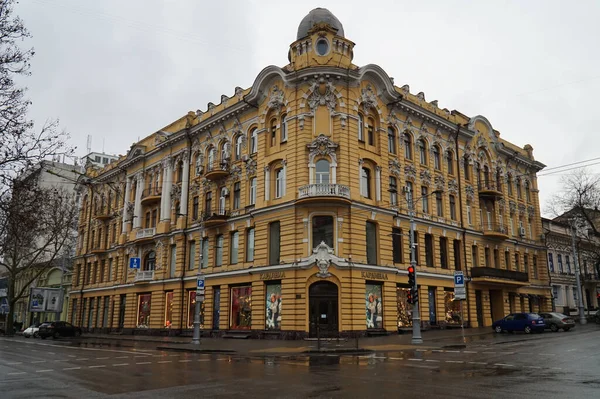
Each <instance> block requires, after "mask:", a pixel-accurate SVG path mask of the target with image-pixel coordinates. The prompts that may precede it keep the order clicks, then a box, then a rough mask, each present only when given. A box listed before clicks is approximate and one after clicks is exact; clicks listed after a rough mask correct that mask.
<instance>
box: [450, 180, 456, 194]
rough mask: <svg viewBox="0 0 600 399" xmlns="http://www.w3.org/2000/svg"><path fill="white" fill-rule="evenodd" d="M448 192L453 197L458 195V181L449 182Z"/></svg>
mask: <svg viewBox="0 0 600 399" xmlns="http://www.w3.org/2000/svg"><path fill="white" fill-rule="evenodd" d="M448 192H449V193H450V194H452V195H457V194H458V183H457V182H456V179H450V180H448Z"/></svg>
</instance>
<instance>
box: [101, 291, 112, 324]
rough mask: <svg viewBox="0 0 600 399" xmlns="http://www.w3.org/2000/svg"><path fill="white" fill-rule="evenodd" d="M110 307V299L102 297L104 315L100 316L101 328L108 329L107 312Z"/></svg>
mask: <svg viewBox="0 0 600 399" xmlns="http://www.w3.org/2000/svg"><path fill="white" fill-rule="evenodd" d="M109 307H110V297H108V296H105V297H104V314H103V315H102V328H107V327H108V310H109Z"/></svg>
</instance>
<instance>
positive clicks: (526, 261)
mask: <svg viewBox="0 0 600 399" xmlns="http://www.w3.org/2000/svg"><path fill="white" fill-rule="evenodd" d="M523 271H524V272H525V273H529V255H528V254H523Z"/></svg>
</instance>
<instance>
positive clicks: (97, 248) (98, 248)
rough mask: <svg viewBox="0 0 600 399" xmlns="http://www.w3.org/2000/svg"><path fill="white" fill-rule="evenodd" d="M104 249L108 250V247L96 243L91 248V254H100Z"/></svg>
mask: <svg viewBox="0 0 600 399" xmlns="http://www.w3.org/2000/svg"><path fill="white" fill-rule="evenodd" d="M104 251H106V248H105V247H104V245H94V247H93V248H92V249H91V250H90V253H91V254H100V253H102V252H104Z"/></svg>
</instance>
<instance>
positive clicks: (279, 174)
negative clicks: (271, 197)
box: [275, 168, 285, 198]
mask: <svg viewBox="0 0 600 399" xmlns="http://www.w3.org/2000/svg"><path fill="white" fill-rule="evenodd" d="M284 184H285V176H284V171H283V168H279V169H277V170H276V171H275V198H281V197H282V196H283V185H284Z"/></svg>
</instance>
